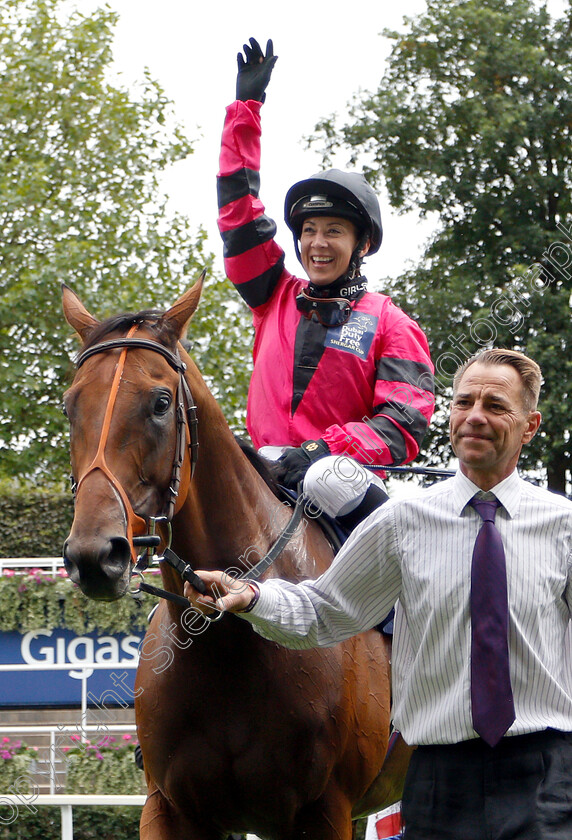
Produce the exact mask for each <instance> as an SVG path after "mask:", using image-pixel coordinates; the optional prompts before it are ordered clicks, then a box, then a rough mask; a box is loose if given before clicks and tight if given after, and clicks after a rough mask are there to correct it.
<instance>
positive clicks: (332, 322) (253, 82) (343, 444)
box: [218, 38, 434, 530]
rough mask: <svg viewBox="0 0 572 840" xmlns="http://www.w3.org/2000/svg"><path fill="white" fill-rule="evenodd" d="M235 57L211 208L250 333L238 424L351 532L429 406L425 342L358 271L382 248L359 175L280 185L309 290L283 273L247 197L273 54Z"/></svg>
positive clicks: (327, 175)
mask: <svg viewBox="0 0 572 840" xmlns="http://www.w3.org/2000/svg"><path fill="white" fill-rule="evenodd" d="M244 51H245V57H243V56H242V54H239V56H238V68H239V72H238V79H237V99H236V101H235V102H234V103H233V104H232V105H230V106H229V107H228V108H227V113H226V119H225V123H224V129H223V134H222V144H221V153H220V171H219V176H218V204H219V229H220V232H221V235H222V238H223V242H224V260H225V270H226V273H227V276H228V277H229V279H230V280H231V281H232V283H233V284H234V285H235V287H236V289H237V291H238V292H239V293H240V295H241V296H242V298H243V299H244V301H245V302H246V304H247V305H248V306H249V307H250V309H251V310H252V316H253V325H254V331H255V338H254V350H253V358H254V370H253V374H252V379H251V382H250V388H249V394H248V411H247V427H248V431H249V433H250V436H251V438H252V441H253V443H254V445H255V447H256V448H257V449H259V450H260V451H261V452H262V454H264V455H265V456H267V457H269V458H273V459H278V458H279V462H278V465H277V476H278V480H279V481H280V483H281V484H284V485H286V486H287V487H290V488H293V489H296V488H297V485H298V483H299V482H300V481H302V480H303V479H305V482H304V491H305V493H306V495H307V496H309V497H310V498H311V499H312V500H313V501H314V502H315V503H316V504H318V506H319V507H320V508H321V509H322V510H324V511H325V512H326V513H328V514H330V516H334V517H338V518H340V517H343V518H344V519H343V521H342V524H344V525H345V526H346V527H347V529H348V530H351V528H352V527H353V525H354V524H355V523H356V522H358V521H360V520H361V519H362V518H363V517H365V515H367V514H368V513H369V512H371V510H373V508H374V507H376V506H377V505H379V504H380V503H381V502H383V501H385V499H386V498H387V496H386V494H385V491H384V490H383V482H382V481H381V478H382V477H383V475H384V473H383V471H382V470H381V469H380V468H382V467H383V466H389V465H393V464H403V463H407V462H409V461H411V460H412V459H413V458H415V457H416V456H417V454H418V452H419V447H420V444H421V441H422V440H423V437H424V435H425V432H426V430H427V426H428V423H429V421H430V419H431V415H432V413H433V408H434V384H433V365H432V362H431V358H430V354H429V347H428V345H427V340H426V338H425V335H424V333H423V331H422V330H421V329H420V327H419V326H418V325H417V324H416V323H415V322H414V321H413V320H412V319H411V318H409V317H408V316H407V315H406V314H405V313H404V312H402V311H401V310H400V309H399V308H398V307H397V306H395V304H394V303H393V302H392V300H391V299H390V298H389V297H388V296H387V295H382V294H378V293H375V292H370V291H369V290H368V288H367V279H366V278H365V277H364V276H362V274H361V271H360V267H361V264H362V261H363V258H364V257H365V256H366V254H373V253H375V252H376V251H377V250H378V248H379V247H380V245H381V240H382V225H381V215H380V209H379V202H378V199H377V196H376V194H375V192H374V191H373V189H372V188H371V187H370V185H369V184H368V183H367V181H366V180H365V178H364V177H363V175H361V174H358V173H355V172H341V171H339V170H337V169H330V170H327V171H325V172H320V173H318V174H317V175H314V176H313V177H311V178H307V179H304V180H303V181H300V182H298V183H297V184H295V185H294V186H293V187H292V188H291V189H290V190H289V191H288V194H287V196H286V202H285V205H286V206H285V220H286V223H287V225H288V226H289V228H290V229H291V231H292V233H293V236H294V243H295V247H296V252H297V254H298V256H299V259H300V261H301V263H302V265H303V267H304V270H305V272H306V274H307V275H308V278H309V281H310V282H308V281H307V280H304V279H301V278H298V277H295V276H294V275H292V274H291V273H290V272H289V271H288V270H287V269H286V268H285V266H284V252H283V250H282V248H281V247H280V246H279V245H278V244H277V243H276V241H275V239H274V236H275V233H276V224H275V223H274V221H273V220H272V219H270V218H269V217H268V216H267V215H266V213H265V209H264V206H263V204H262V202H261V201H260V198H259V194H258V193H259V184H260V177H259V168H260V136H261V119H260V111H261V107H262V102H263V101H264V99H265V95H266V94H265V90H266V87H267V85H268V83H269V80H270V75H271V72H272V69H273V67H274V64H275V62H276V56H274V55H273V48H272V42H271V41H269V42H268V46H267V51H266V55H264V54H263V53H262V50H261V49H260V46H259V44H258V43H257V42H256V41H255V40H254V39H253V38H251V39H250V46H249V45H248V44H245V46H244ZM340 456H344V457H340ZM361 464H365V465H368V466H372V465H377V467H378V470H377V471H372V470H367V469H364V468H363V467H361V466H360V465H361ZM376 473H377V474H376ZM378 476H379V477H378Z"/></svg>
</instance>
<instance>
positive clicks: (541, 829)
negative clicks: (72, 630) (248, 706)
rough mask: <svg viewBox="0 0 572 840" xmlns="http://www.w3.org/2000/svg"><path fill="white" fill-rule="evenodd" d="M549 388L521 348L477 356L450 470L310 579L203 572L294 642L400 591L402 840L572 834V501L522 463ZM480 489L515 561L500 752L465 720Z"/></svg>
mask: <svg viewBox="0 0 572 840" xmlns="http://www.w3.org/2000/svg"><path fill="white" fill-rule="evenodd" d="M540 381H541V374H540V370H539V368H538V366H537V365H536V363H535V362H533V361H532V360H531V359H528V358H527V357H526V356H524V355H523V354H521V353H517V352H515V351H508V350H488V351H484V352H483V353H481V354H480V355H478V356H476V357H474V358H472V359H470V360H469V361H468V362H467V363H466V365H465V366H463V367H462V368H461V369H460V371H459V372H458V373H457V375H456V377H455V381H454V394H453V402H452V407H451V415H450V438H451V443H452V447H453V451H454V453H455V455H456V456H457V458H458V460H459V469H458V471H457V473H456V474H455V476H454V477H452V478H450V479H447V480H446V481H442V482H440V483H438V484H435V485H433V486H432V487H431V488H429V489H428V490H422V491H419V494H418V495H417V496H416V497H414V498H409V499H405V500H390V501H389V502H387V503H386V504H385V505H383V506H382V507H381V508H379V509H378V510H376V511H374V512H373V513H372V514H371V515H370V516H369V517H368V518H367V519H366V520H365V521H364V522H363V523H362V524H361V525H360V526H358V528H357V529H356V530H355V531H354V533H353V534H352V535H351V537H350V539H349V541H348V542H347V543H346V545H345V546H344V547H343V548H342V550H341V551H340V553H339V554H338V556H337V557H336V559H335V560H334V562H333V564H332V566H331V568H330V569H329V570H328V571H327V572H326V573H325V574H323V575H322V576H321V577H320V578H318V579H317V580H316V581H305V582H302V583H299V584H293V583H289V582H286V581H281V580H267V581H265V582H264V583H262V584H261V585H260V586H259V587H258V586H257V585H256V584H249V585H248V586H245V584H244V582H232V581H231V580H230V579H229V577H228V576H225V575H224V573H210V572H200V576H201V577H202V578H203V580H205V582H206V583H207V584H209V585H211V586H212V585H213V584H214V585H215V587H216V588H215V589H213V590H211V591H212V592H213V594H214V595H215V597H218V601H217V608H219V609H224V610H229V611H231V612H238V613H240V614H241V617H242V618H244V619H245V620H248V621H249V622H251V624H252V626H253V627H254V629H255V630H256V631H257V632H259V633H261V634H262V635H263V636H265V637H267V638H269V639H273V640H274V641H276V642H279V643H280V644H284V645H286V646H288V647H292V648H304V647H312V646H318V645H334V644H336V643H337V642H339V641H341V640H342V639H345V638H348V637H349V636H351V635H353V634H355V633H360V632H362V631H364V630H367V629H368V628H370V627H372V626H374V625H375V624H376V622H377V621H379V619H380V618H381V617H382V616H383V615H385V613H386V612H387V610H388V609H389V608H390V607H391V605H392V604H394V603H395V601H396V600H397V599H399V601H400V609H399V610H398V613H397V619H396V626H395V636H394V643H393V663H392V667H393V674H392V678H393V689H394V695H393V696H394V720H395V725H396V727H397V728H398V729H399V730H400V732H401V733H402V735H403V737H404V739H405V741H406V742H407V743H409V744H415V745H419V746H418V749H417V750H416V751H415V753H414V755H413V758H412V761H411V765H410V769H409V773H408V776H407V780H406V785H405V790H404V796H403V815H404V819H405V826H406V829H405V837H406V838H407V840H435V838H439V840H442V838H451V840H485V838H486V840H529V838H539V840H540V838H541V840H564V838H567V840H569V838H571V837H572V781H571V777H570V768H571V767H572V695H571V691H570V686H569V681H568V670H569V663H568V662H567V657H568V655H569V649H568V645H567V641H568V633H569V626H570V612H571V605H572V590H571V580H572V573H571V568H572V502H571V501H570V500H568V499H566V498H564V497H562V496H559V495H556V494H554V493H551V492H549V491H547V490H544V489H542V488H540V487H537V486H535V485H533V484H531V483H529V482H526V481H524V480H523V479H522V478H520V477H519V475H518V473H517V470H516V467H517V463H518V459H519V455H520V452H521V449H522V447H523V446H524V445H525V444H527V443H528V442H529V441H530V440H531V439H532V437H533V436H534V435H535V433H536V431H537V430H538V427H539V425H540V420H541V416H540V413H539V412H538V410H537V400H538V394H539V390H540ZM474 498H477V499H484V500H498V502H499V503H500V506H499V507H498V510H497V512H496V518H495V525H496V527H497V530H498V532H499V534H500V537H501V539H502V545H503V547H504V554H505V558H506V580H507V593H508V611H509V615H508V654H509V671H510V686H511V690H512V699H513V702H514V720H513V722H512V724H510V726H509V728H508V731H506V733H505V735H504V737H501V739H500V741H499V742H498V743H497V744H496V745H495V746H489V744H488V743H486V742H485V740H483V739H482V738H481V737H479V736H478V735H477V732H476V730H475V729H474V727H473V718H472V711H473V710H472V701H471V631H472V627H471V625H472V621H471V614H470V596H471V562H472V553H473V548H474V545H475V540H476V537H477V534H478V532H479V530H480V527H481V525H482V521H481V518H480V516H479V514H478V513H477V511H476V510H475V509H474V508H473V506H472V504H470V502H471V500H473V499H474ZM221 592H224V593H226V594H224V595H223V596H222V597H220V593H221ZM186 593H187V595H188V597H189V598H190V600H191V602H192V603H193V604H195V605H198V604H199V603H200V602H198V600H197V593H196V591H194V590H193V589H192V588H191V587H187V590H186ZM212 601H213V599H211V598H209V597H208V596H207V597H205V598H204V599H203V600H202V604H203V607H202V608H203V609H205V606H204V604H205V603H209V602H211V603H212ZM199 608H200V607H199ZM244 610H246V612H243V611H244Z"/></svg>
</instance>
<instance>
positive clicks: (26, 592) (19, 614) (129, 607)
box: [0, 569, 160, 636]
mask: <svg viewBox="0 0 572 840" xmlns="http://www.w3.org/2000/svg"><path fill="white" fill-rule="evenodd" d="M146 574H147V576H148V578H149V580H151V581H152V582H153V583H154V584H155V585H156V584H157V581H156V580H155V579H154V578H156V576H157V575H159V574H160V572H159V571H158V570H156V569H155V570H153V571H150V572H147V573H146ZM155 603H156V601H155V599H153V598H152V597H150V596H148V595H145V594H143V593H141V595H140V596H138V599H137V600H135V599H134V598H132V597H129V596H125V597H124V598H121V599H120V600H119V601H114V602H113V604H109V603H108V602H106V601H93V600H91V599H90V598H86V596H85V595H84V594H83V593H82V592H81V591H80V589H79V588H78V587H77V586H75V585H74V584H73V583H72V582H71V580H70V579H69V578H68V577H67V574H66V572H65V570H64V569H60V570H59V571H58V573H57V575H56V576H55V577H52V575H51V573H48V572H46V571H43V570H42V569H24V570H21V571H18V572H14V571H12V570H10V569H5V570H4V573H3V574H2V575H1V576H0V632H11V631H17V632H19V633H27V632H29V631H30V630H38V629H39V628H42V629H47V630H51V629H53V628H55V627H63V628H65V629H67V630H71V631H73V632H74V633H76V634H77V635H78V636H83V635H84V634H85V633H91V632H92V631H95V630H98V631H100V632H102V633H132V632H135V631H137V630H143V631H144V630H146V629H147V626H148V622H147V615H148V613H149V610H150V609H151V607H152V606H154V605H155Z"/></svg>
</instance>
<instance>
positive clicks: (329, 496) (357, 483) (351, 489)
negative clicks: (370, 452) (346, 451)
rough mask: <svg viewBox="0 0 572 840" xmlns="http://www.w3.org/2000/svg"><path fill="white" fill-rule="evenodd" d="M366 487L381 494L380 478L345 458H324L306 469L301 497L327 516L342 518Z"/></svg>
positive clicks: (353, 506) (337, 456)
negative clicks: (375, 486) (373, 487)
mask: <svg viewBox="0 0 572 840" xmlns="http://www.w3.org/2000/svg"><path fill="white" fill-rule="evenodd" d="M370 484H377V486H378V487H381V489H382V490H384V492H387V491H386V490H385V485H384V483H383V481H382V479H381V478H379V477H378V476H377V475H375V474H374V473H372V472H371V470H367V469H366V468H365V467H362V465H361V464H358V462H357V461H355V460H354V459H353V458H350V457H349V456H348V455H327V456H326V457H325V458H320V459H319V460H318V461H314V463H313V464H312V465H311V466H310V467H309V468H308V471H307V473H306V475H305V477H304V485H303V487H304V495H305V496H306V498H308V499H309V500H310V501H311V502H312V504H313V505H315V506H316V507H317V508H319V509H320V510H322V511H324V513H327V514H328V515H329V516H333V517H337V516H345V515H346V514H348V513H350V512H351V511H352V510H354V509H355V508H356V507H357V506H358V505H359V503H360V502H361V501H362V500H363V497H364V496H365V494H366V492H367V489H368V487H369V486H370Z"/></svg>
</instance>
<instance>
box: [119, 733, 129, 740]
mask: <svg viewBox="0 0 572 840" xmlns="http://www.w3.org/2000/svg"><path fill="white" fill-rule="evenodd" d="M121 737H122V738H123V740H124V741H130V740H131V735H127V734H126V735H122V736H121Z"/></svg>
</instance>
